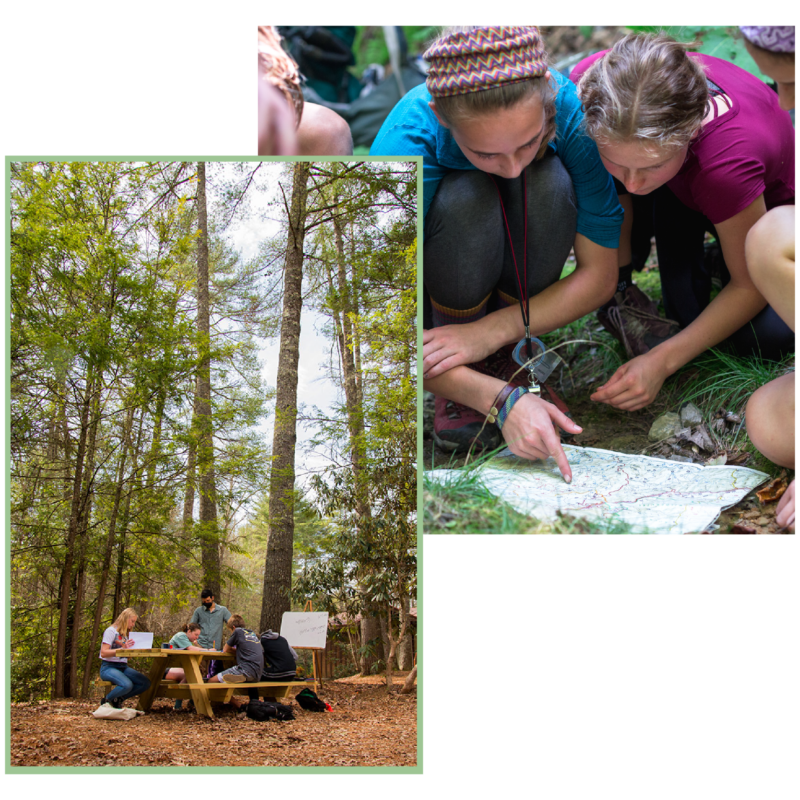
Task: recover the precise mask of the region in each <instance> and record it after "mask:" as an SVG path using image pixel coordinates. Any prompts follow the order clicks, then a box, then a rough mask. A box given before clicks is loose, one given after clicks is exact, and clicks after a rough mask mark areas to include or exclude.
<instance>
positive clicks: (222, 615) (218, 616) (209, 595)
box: [191, 589, 231, 650]
mask: <svg viewBox="0 0 800 800" xmlns="http://www.w3.org/2000/svg"><path fill="white" fill-rule="evenodd" d="M200 602H201V603H202V605H200V606H198V607H197V608H196V609H195V610H194V614H192V620H191V621H192V622H197V623H199V625H200V628H201V632H200V638H199V639H198V644H199V645H200V647H205V648H209V649H212V650H222V645H223V644H225V641H226V639H225V638H224V633H223V632H224V629H225V623H226V622H227V621H228V620H229V619H230V618H231V612H230V611H228V609H227V608H225V606H220V605H217V604H216V603H215V602H214V593H213V592H212V591H211V589H203V591H202V592H201V593H200Z"/></svg>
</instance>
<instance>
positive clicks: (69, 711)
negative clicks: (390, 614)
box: [9, 673, 417, 767]
mask: <svg viewBox="0 0 800 800" xmlns="http://www.w3.org/2000/svg"><path fill="white" fill-rule="evenodd" d="M406 674H407V673H395V676H394V677H395V689H396V691H395V692H394V693H393V694H390V695H387V693H386V686H385V684H384V683H383V678H382V677H370V678H345V679H342V680H339V681H331V682H328V683H325V685H324V686H323V688H322V689H321V690H320V692H319V696H320V697H321V698H322V699H323V700H325V701H327V702H328V703H330V705H331V706H332V707H333V709H334V710H333V712H331V713H327V712H326V713H314V712H309V711H303V709H301V708H300V707H299V706H298V705H297V703H295V702H294V701H288V704H290V705H291V706H292V708H293V711H294V714H295V719H294V720H290V721H287V722H276V721H269V722H255V721H254V720H250V719H248V718H247V717H246V716H245V714H244V712H242V711H236V710H235V709H233V708H229V707H225V706H221V705H215V706H214V713H215V714H216V715H217V716H216V719H213V720H210V719H207V718H205V717H200V716H198V715H197V714H195V713H194V712H193V711H190V710H187V709H185V708H184V709H183V710H181V711H174V710H173V708H172V701H168V700H156V701H155V703H154V704H153V708H152V709H151V710H150V712H148V713H147V714H144V715H143V716H138V717H136V718H135V719H133V720H130V721H129V722H123V721H120V720H98V719H95V718H94V717H92V716H91V712H92V711H94V710H95V709H96V708H97V705H98V703H97V700H95V701H94V702H88V701H80V700H59V701H51V702H47V703H40V704H38V705H30V704H27V703H14V704H12V706H11V729H10V736H9V739H10V750H11V766H12V767H42V766H52V767H98V766H124V767H188V766H196V767H212V766H225V767H259V766H264V767H289V766H335V767H378V766H380V767H388V766H416V763H417V697H416V689H415V690H414V691H412V692H411V694H407V695H401V694H399V693H397V690H399V687H400V686H401V685H402V681H403V678H404V677H405V675H406ZM284 702H287V701H284ZM132 704H133V701H130V700H129V701H128V702H127V703H126V705H128V706H130V705H132ZM185 705H186V703H184V706H185Z"/></svg>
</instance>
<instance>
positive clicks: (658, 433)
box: [647, 411, 681, 442]
mask: <svg viewBox="0 0 800 800" xmlns="http://www.w3.org/2000/svg"><path fill="white" fill-rule="evenodd" d="M680 428H681V418H680V416H679V415H678V414H676V413H675V412H674V411H667V413H666V414H662V415H661V416H660V417H658V419H656V420H655V422H653V425H652V427H651V428H650V433H648V434H647V438H648V439H649V440H650V441H651V442H660V441H661V440H662V439H667V438H669V437H670V436H674V435H675V434H676V433H677V432H678V431H679V430H680Z"/></svg>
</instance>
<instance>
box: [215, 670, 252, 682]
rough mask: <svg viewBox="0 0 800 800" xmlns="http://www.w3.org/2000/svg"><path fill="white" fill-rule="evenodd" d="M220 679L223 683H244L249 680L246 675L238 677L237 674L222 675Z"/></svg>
mask: <svg viewBox="0 0 800 800" xmlns="http://www.w3.org/2000/svg"><path fill="white" fill-rule="evenodd" d="M220 678H221V679H222V681H223V683H244V682H245V681H246V680H247V676H246V675H241V674H238V675H237V674H236V673H235V672H234V673H233V674H230V673H229V674H227V675H220Z"/></svg>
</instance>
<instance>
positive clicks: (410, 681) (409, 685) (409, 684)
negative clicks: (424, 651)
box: [400, 664, 417, 694]
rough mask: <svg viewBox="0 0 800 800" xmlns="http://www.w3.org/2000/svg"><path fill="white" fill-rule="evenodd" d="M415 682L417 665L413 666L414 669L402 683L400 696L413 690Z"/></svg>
mask: <svg viewBox="0 0 800 800" xmlns="http://www.w3.org/2000/svg"><path fill="white" fill-rule="evenodd" d="M416 680H417V665H416V664H414V668H413V669H412V670H411V672H409V673H408V677H407V678H406V679H405V681H404V683H403V688H402V689H401V690H400V694H410V693H411V690H412V689H413V688H414V682H415V681H416Z"/></svg>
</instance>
